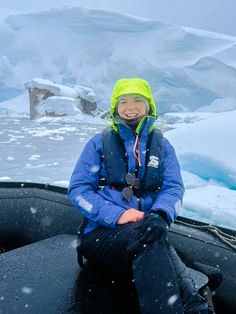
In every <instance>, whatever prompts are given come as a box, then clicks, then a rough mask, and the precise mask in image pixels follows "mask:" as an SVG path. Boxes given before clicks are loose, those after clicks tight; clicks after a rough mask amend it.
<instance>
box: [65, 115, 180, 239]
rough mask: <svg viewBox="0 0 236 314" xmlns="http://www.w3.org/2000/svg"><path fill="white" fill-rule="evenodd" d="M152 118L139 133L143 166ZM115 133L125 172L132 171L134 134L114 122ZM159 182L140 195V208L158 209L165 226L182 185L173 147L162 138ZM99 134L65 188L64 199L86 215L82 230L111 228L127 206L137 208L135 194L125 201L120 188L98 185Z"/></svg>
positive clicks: (100, 169) (177, 207)
mask: <svg viewBox="0 0 236 314" xmlns="http://www.w3.org/2000/svg"><path fill="white" fill-rule="evenodd" d="M154 121H155V119H154V118H153V117H150V116H149V117H147V119H146V120H145V121H144V123H143V124H142V128H141V130H140V132H139V145H140V146H139V149H140V155H141V165H145V156H146V144H147V139H148V134H149V129H150V127H151V125H152V124H153V123H154ZM118 129H119V135H120V137H121V139H122V140H123V142H124V145H125V149H126V152H127V156H128V171H129V172H131V173H133V172H134V169H135V165H136V160H135V156H134V154H133V146H134V142H135V133H134V131H133V130H132V129H130V128H129V127H128V126H126V125H124V124H120V123H119V124H118ZM163 150H164V160H163V185H162V187H161V189H160V191H159V192H158V193H157V192H150V193H147V194H145V195H143V196H142V197H141V204H142V211H144V213H145V214H147V213H149V212H150V211H151V210H162V211H164V212H165V213H166V216H167V220H168V223H169V225H170V224H171V223H172V222H173V221H174V220H175V218H176V216H177V214H178V212H179V210H180V208H181V205H182V198H183V193H184V186H183V181H182V177H181V174H180V167H179V163H178V160H177V158H176V155H175V150H174V148H173V146H172V145H171V144H170V143H169V141H168V140H167V139H166V138H164V137H163ZM102 156H103V147H102V133H98V134H96V135H95V136H93V137H92V138H91V139H90V140H89V141H88V143H87V144H86V145H85V147H84V149H83V151H82V153H81V155H80V157H79V160H78V162H77V164H76V166H75V168H74V171H73V173H72V176H71V179H70V184H69V187H68V198H69V199H70V200H71V202H72V203H73V205H74V206H75V207H76V208H77V209H78V211H79V212H80V213H81V214H82V215H83V216H85V217H86V218H88V225H87V227H86V228H85V231H84V232H85V233H87V232H89V231H91V230H93V229H94V228H96V227H98V226H106V227H108V228H115V227H116V226H117V224H116V222H117V220H118V219H119V217H120V216H121V215H122V214H123V213H124V212H125V210H127V209H129V208H136V209H138V201H137V197H136V196H133V197H132V199H131V201H130V202H129V203H128V201H127V200H125V199H124V198H123V196H122V193H121V191H120V190H116V189H114V188H111V187H110V186H105V187H104V188H99V186H98V185H99V177H103V178H105V177H106V169H105V164H104V162H103V158H102ZM144 172H145V169H144V167H142V166H141V167H140V168H139V171H138V177H139V178H141V179H142V178H143V176H144Z"/></svg>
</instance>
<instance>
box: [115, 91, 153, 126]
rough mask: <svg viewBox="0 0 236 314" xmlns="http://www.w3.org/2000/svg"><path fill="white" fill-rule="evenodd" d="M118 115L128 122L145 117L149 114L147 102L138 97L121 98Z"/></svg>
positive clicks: (127, 96)
mask: <svg viewBox="0 0 236 314" xmlns="http://www.w3.org/2000/svg"><path fill="white" fill-rule="evenodd" d="M117 110H118V114H119V116H120V117H121V118H123V119H126V120H129V119H130V120H131V119H135V118H138V117H141V116H144V115H145V114H146V113H147V112H146V111H147V107H146V104H145V102H144V101H143V100H142V99H140V97H138V96H132V95H125V96H121V97H120V99H119V103H118V108H117Z"/></svg>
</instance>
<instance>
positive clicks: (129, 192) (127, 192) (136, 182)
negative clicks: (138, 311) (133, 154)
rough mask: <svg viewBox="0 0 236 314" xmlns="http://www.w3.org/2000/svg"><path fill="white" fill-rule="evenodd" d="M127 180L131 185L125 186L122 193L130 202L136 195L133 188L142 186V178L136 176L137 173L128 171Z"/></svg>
mask: <svg viewBox="0 0 236 314" xmlns="http://www.w3.org/2000/svg"><path fill="white" fill-rule="evenodd" d="M125 180H126V183H127V184H128V185H129V186H128V187H127V186H126V187H124V188H123V190H122V195H123V197H124V198H125V199H126V200H127V201H128V202H130V201H131V199H132V197H133V195H134V192H133V188H134V189H139V188H140V179H139V178H136V176H135V174H132V173H130V172H128V173H127V174H126V176H125Z"/></svg>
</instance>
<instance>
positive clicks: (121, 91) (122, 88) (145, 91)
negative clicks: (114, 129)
mask: <svg viewBox="0 0 236 314" xmlns="http://www.w3.org/2000/svg"><path fill="white" fill-rule="evenodd" d="M127 94H139V95H142V96H144V97H146V98H147V100H148V102H149V105H150V111H149V115H150V116H152V117H153V118H155V119H156V118H157V115H156V106H155V102H154V99H153V96H152V92H151V88H150V86H149V84H148V82H147V81H145V80H144V79H141V78H128V79H120V80H118V81H117V82H116V84H115V86H114V88H113V91H112V95H111V111H110V112H111V117H112V121H113V125H114V124H115V112H116V106H117V102H118V97H120V96H121V95H127Z"/></svg>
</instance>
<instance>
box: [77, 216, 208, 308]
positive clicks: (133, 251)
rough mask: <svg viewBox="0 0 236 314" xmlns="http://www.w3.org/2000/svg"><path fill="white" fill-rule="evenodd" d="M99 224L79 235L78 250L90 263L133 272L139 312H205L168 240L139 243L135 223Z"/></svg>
mask: <svg viewBox="0 0 236 314" xmlns="http://www.w3.org/2000/svg"><path fill="white" fill-rule="evenodd" d="M141 223H142V222H140V221H139V222H135V223H128V224H124V225H119V226H117V228H116V229H109V228H106V227H99V228H97V229H95V230H93V231H91V232H89V233H88V234H85V235H84V236H83V238H82V245H81V247H80V250H81V252H82V254H83V256H84V257H85V259H86V260H87V261H88V262H89V264H90V265H92V266H95V267H99V268H100V269H103V270H105V271H106V270H108V271H112V272H115V273H125V272H127V271H128V270H129V269H131V270H132V272H133V278H134V283H135V287H136V290H137V294H138V299H139V305H140V309H141V312H142V314H154V313H155V314H156V313H159V314H172V313H175V314H180V313H181V314H182V313H191V314H194V313H195V314H197V313H204V314H205V313H208V310H207V309H208V305H207V302H206V301H205V299H203V298H202V297H201V296H200V295H199V294H198V292H197V290H196V288H195V286H194V283H193V281H192V279H191V278H188V277H186V276H185V275H184V270H185V268H186V267H185V265H184V263H183V262H182V261H181V260H180V258H179V257H178V256H177V254H176V252H175V251H174V249H173V248H171V247H170V245H169V243H168V241H167V240H166V241H164V242H162V243H160V242H158V241H156V242H154V243H152V244H147V245H140V244H139V242H138V239H139V228H138V227H139V226H141Z"/></svg>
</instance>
